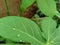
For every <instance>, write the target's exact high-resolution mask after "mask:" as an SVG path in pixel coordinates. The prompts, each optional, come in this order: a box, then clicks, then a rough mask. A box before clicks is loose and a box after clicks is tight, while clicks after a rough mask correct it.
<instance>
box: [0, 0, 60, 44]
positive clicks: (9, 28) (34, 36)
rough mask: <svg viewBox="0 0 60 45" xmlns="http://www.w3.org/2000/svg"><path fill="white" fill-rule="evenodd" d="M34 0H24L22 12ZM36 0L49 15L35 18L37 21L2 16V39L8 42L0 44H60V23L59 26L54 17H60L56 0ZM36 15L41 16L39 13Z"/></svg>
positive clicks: (0, 29) (0, 30) (21, 7)
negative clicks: (40, 18)
mask: <svg viewBox="0 0 60 45" xmlns="http://www.w3.org/2000/svg"><path fill="white" fill-rule="evenodd" d="M34 2H35V0H22V3H21V6H20V9H21V12H24V11H25V10H26V9H27V8H28V7H29V6H30V5H32V4H33V3H34ZM36 2H37V6H38V8H39V10H41V12H42V13H44V14H45V15H46V16H48V17H45V18H43V19H42V20H36V21H35V20H34V21H35V22H34V21H32V20H30V19H27V18H23V17H19V16H8V17H4V18H0V41H4V40H5V42H6V44H0V45H60V25H59V26H58V27H57V23H56V21H55V20H53V19H52V17H54V16H55V15H56V16H57V17H59V18H60V13H59V12H58V11H57V8H56V2H55V0H36ZM6 5H8V3H7V0H6ZM7 9H8V7H7ZM8 10H9V9H8ZM34 17H35V19H36V18H39V16H38V15H37V14H36V15H35V16H34ZM36 23H37V24H38V25H37V24H36ZM20 42H23V43H24V44H23V43H22V44H21V43H20Z"/></svg>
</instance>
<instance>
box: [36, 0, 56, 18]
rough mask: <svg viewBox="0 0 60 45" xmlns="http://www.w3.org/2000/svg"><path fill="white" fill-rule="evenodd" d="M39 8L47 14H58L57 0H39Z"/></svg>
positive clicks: (51, 15)
mask: <svg viewBox="0 0 60 45" xmlns="http://www.w3.org/2000/svg"><path fill="white" fill-rule="evenodd" d="M37 4H38V7H39V9H40V10H41V11H42V13H44V14H45V15H47V16H50V17H53V16H54V15H55V14H56V11H57V9H56V2H55V0H37Z"/></svg>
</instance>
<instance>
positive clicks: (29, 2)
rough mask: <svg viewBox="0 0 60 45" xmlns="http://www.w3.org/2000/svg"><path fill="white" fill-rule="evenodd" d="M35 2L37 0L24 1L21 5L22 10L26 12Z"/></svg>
mask: <svg viewBox="0 0 60 45" xmlns="http://www.w3.org/2000/svg"><path fill="white" fill-rule="evenodd" d="M34 2H35V0H22V3H21V5H20V10H21V11H22V12H24V11H25V10H26V9H27V8H28V7H29V6H30V5H32V4H33V3H34Z"/></svg>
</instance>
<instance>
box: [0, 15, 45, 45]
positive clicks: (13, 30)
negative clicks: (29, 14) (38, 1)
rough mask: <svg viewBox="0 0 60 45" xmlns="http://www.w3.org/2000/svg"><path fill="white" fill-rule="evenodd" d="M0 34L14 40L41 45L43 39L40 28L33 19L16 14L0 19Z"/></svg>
mask: <svg viewBox="0 0 60 45" xmlns="http://www.w3.org/2000/svg"><path fill="white" fill-rule="evenodd" d="M0 35H1V36H3V37H4V38H8V39H10V40H12V41H16V42H29V43H31V44H32V45H42V44H43V43H44V40H43V38H42V36H41V31H40V28H39V27H38V26H37V24H35V23H34V22H33V21H31V20H29V19H26V18H23V17H16V16H9V17H5V18H1V19H0Z"/></svg>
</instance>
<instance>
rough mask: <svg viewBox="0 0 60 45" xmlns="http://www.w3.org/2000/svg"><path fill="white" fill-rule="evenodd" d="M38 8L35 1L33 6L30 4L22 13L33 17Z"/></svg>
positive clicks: (23, 15)
mask: <svg viewBox="0 0 60 45" xmlns="http://www.w3.org/2000/svg"><path fill="white" fill-rule="evenodd" d="M37 10H38V7H37V5H36V3H35V2H34V3H33V4H32V5H31V6H29V7H28V8H27V9H26V10H25V12H24V13H23V14H22V17H26V18H32V17H33V16H34V14H35V13H36V11H37Z"/></svg>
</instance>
